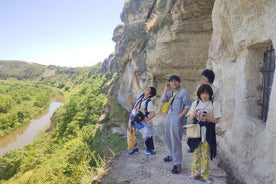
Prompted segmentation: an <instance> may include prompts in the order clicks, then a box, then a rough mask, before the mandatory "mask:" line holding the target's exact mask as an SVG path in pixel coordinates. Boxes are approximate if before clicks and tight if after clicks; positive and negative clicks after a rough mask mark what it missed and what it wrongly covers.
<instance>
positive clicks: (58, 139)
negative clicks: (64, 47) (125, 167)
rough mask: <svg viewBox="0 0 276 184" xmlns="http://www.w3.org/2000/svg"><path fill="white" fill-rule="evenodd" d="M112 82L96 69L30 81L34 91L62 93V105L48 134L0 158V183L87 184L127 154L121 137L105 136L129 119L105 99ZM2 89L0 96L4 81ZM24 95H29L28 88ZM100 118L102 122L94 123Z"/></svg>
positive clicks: (4, 88)
mask: <svg viewBox="0 0 276 184" xmlns="http://www.w3.org/2000/svg"><path fill="white" fill-rule="evenodd" d="M114 80H116V77H114V76H110V78H108V77H107V76H105V75H103V74H101V73H100V65H97V66H94V67H92V68H79V69H75V72H74V73H67V74H65V73H62V74H59V75H52V76H50V77H45V78H43V79H42V80H37V79H35V80H33V81H32V82H34V81H35V82H34V85H41V86H44V87H46V86H48V87H49V88H53V87H54V88H53V89H56V90H59V91H60V90H61V91H63V93H64V94H65V98H66V99H65V104H64V106H63V107H61V108H59V109H58V110H57V111H56V112H55V113H54V115H53V117H52V118H51V119H52V122H51V125H50V126H49V127H48V129H47V130H45V131H43V132H41V133H40V135H39V136H38V137H37V138H36V139H35V140H34V141H33V143H32V144H30V145H28V146H26V147H25V148H23V149H18V150H14V151H10V152H8V153H6V154H5V155H4V156H2V157H1V158H0V182H1V183H13V184H14V183H15V184H16V183H20V184H22V183H89V182H91V180H92V178H93V177H94V176H95V175H96V173H97V172H98V171H99V168H101V167H102V166H104V165H105V164H106V163H107V162H108V160H110V159H111V158H112V157H113V156H114V155H115V154H116V153H118V152H119V151H120V150H122V149H126V143H125V138H124V136H122V135H119V134H109V132H110V128H111V127H112V125H111V123H112V124H113V125H117V126H121V125H122V124H125V122H127V117H128V116H127V112H126V111H125V110H124V109H122V108H121V107H120V106H119V105H118V104H117V103H115V101H114V98H113V97H112V94H110V92H111V91H112V90H109V89H110V88H112V83H113V82H114ZM22 82H23V81H22ZM28 82H30V81H28ZM5 83H6V85H2V86H3V87H2V89H3V90H6V89H7V88H8V86H9V85H10V84H9V81H5ZM58 83H63V84H64V87H63V88H58V86H59V85H58ZM42 84H43V85H42ZM65 86H66V87H68V88H69V90H66V89H65ZM19 89H20V88H19ZM28 89H29V90H30V91H32V90H31V89H32V88H31V87H30V88H28ZM107 91H108V92H109V96H107V95H106V93H105V92H107ZM111 102H112V103H111ZM102 114H105V115H106V116H105V117H106V118H105V119H103V120H102V121H101V122H100V123H99V122H98V120H99V117H100V116H101V115H102Z"/></svg>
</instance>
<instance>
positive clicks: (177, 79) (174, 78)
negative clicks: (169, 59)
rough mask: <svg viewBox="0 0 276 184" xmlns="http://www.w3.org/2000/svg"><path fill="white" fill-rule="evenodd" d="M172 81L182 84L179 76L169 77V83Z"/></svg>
mask: <svg viewBox="0 0 276 184" xmlns="http://www.w3.org/2000/svg"><path fill="white" fill-rule="evenodd" d="M172 80H176V81H178V82H180V78H179V77H178V76H177V75H171V76H170V77H169V82H170V81H172Z"/></svg>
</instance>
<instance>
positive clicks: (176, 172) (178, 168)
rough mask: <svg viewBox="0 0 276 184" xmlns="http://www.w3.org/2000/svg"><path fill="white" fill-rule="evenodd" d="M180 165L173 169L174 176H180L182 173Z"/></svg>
mask: <svg viewBox="0 0 276 184" xmlns="http://www.w3.org/2000/svg"><path fill="white" fill-rule="evenodd" d="M180 169H181V168H180V165H174V166H173V169H172V174H179V173H180Z"/></svg>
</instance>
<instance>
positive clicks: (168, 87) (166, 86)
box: [165, 83, 171, 91]
mask: <svg viewBox="0 0 276 184" xmlns="http://www.w3.org/2000/svg"><path fill="white" fill-rule="evenodd" d="M169 89H171V86H170V83H166V84H165V90H166V91H167V90H169Z"/></svg>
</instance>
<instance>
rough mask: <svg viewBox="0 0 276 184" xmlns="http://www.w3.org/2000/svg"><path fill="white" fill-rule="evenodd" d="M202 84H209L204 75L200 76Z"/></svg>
mask: <svg viewBox="0 0 276 184" xmlns="http://www.w3.org/2000/svg"><path fill="white" fill-rule="evenodd" d="M202 82H203V83H209V79H208V78H207V77H205V76H204V75H202Z"/></svg>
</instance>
